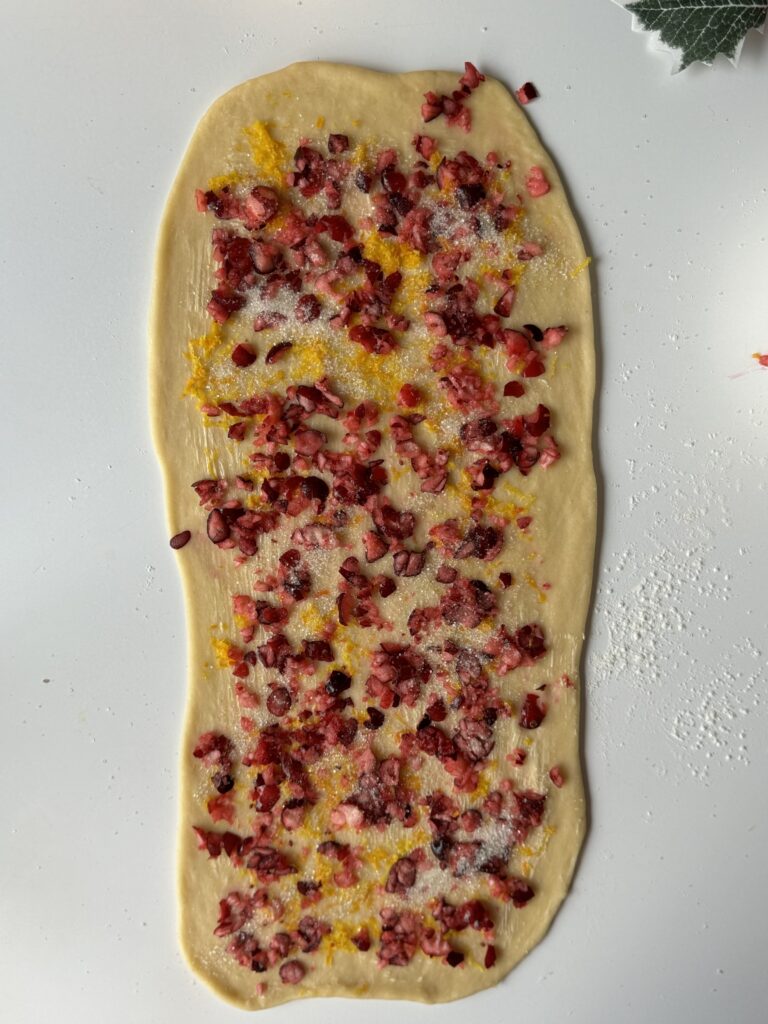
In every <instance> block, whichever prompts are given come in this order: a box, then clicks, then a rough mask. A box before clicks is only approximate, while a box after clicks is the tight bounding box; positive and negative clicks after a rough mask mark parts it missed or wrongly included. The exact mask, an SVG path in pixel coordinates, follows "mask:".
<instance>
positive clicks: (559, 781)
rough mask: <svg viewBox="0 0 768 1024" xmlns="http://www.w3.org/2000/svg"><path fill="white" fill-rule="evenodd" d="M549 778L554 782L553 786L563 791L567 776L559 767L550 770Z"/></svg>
mask: <svg viewBox="0 0 768 1024" xmlns="http://www.w3.org/2000/svg"><path fill="white" fill-rule="evenodd" d="M549 777H550V779H551V780H552V783H553V785H555V786H557V788H558V789H562V787H563V783H564V782H565V776H564V775H563V773H562V771H561V769H560V768H559V767H558V766H557V765H555V766H554V767H553V768H550V769H549Z"/></svg>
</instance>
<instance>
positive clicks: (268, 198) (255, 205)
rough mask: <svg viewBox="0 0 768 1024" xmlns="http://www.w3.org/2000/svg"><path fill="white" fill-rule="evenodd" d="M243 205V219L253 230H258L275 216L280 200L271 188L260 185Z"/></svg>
mask: <svg viewBox="0 0 768 1024" xmlns="http://www.w3.org/2000/svg"><path fill="white" fill-rule="evenodd" d="M243 205H244V217H243V220H244V221H245V224H246V227H248V228H250V229H251V231H258V230H259V228H263V227H264V225H265V224H267V223H268V222H269V221H270V220H272V218H273V217H274V216H275V214H276V213H277V211H278V208H279V206H280V200H279V199H278V198H277V195H276V193H275V192H273V191H272V189H271V188H267V187H266V186H264V185H259V186H257V187H256V188H255V189H253V190H252V192H251V194H250V195H249V196H248V198H247V199H246V200H245V203H244V204H243Z"/></svg>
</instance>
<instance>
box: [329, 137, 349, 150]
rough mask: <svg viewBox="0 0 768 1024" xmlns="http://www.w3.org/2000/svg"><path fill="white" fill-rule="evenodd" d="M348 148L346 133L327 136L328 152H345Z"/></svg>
mask: <svg viewBox="0 0 768 1024" xmlns="http://www.w3.org/2000/svg"><path fill="white" fill-rule="evenodd" d="M348 149H349V137H348V136H347V135H337V134H335V133H334V134H331V135H329V136H328V152H329V153H346V151H347V150H348Z"/></svg>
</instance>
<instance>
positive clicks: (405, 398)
mask: <svg viewBox="0 0 768 1024" xmlns="http://www.w3.org/2000/svg"><path fill="white" fill-rule="evenodd" d="M420 401H421V392H420V391H419V389H418V388H415V387H414V386H413V384H403V386H402V387H401V388H400V390H399V391H398V393H397V404H398V405H399V406H401V407H402V408H403V409H413V407H414V406H416V405H418V404H419V402H420Z"/></svg>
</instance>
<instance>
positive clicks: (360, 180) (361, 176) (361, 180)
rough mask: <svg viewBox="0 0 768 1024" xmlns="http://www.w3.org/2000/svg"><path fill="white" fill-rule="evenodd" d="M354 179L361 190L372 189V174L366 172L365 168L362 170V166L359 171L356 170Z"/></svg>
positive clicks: (356, 186) (367, 190)
mask: <svg viewBox="0 0 768 1024" xmlns="http://www.w3.org/2000/svg"><path fill="white" fill-rule="evenodd" d="M352 180H353V181H354V183H355V188H357V189H359V190H360V191H361V192H369V191H370V189H371V176H370V174H366V172H365V171H364V170H362V168H360V169H358V170H357V171H355V176H354V178H353V179H352Z"/></svg>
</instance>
